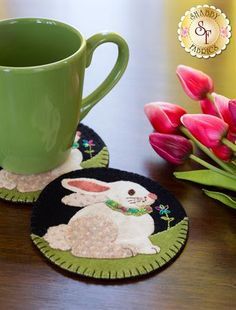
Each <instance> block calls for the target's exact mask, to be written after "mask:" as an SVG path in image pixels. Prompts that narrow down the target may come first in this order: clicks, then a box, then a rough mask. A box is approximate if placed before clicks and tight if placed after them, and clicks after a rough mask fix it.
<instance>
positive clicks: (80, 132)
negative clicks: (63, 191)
mask: <svg viewBox="0 0 236 310" xmlns="http://www.w3.org/2000/svg"><path fill="white" fill-rule="evenodd" d="M108 164H109V153H108V150H107V147H106V145H105V143H104V142H103V140H102V139H101V138H100V137H99V136H98V134H97V133H95V132H94V131H93V130H92V129H91V128H89V127H88V126H85V125H83V124H79V125H78V128H77V132H76V136H75V140H74V144H73V146H72V150H71V154H70V156H69V158H68V159H67V160H66V162H65V163H64V164H63V165H61V166H59V167H57V168H56V169H53V170H51V171H49V172H46V173H39V174H33V175H19V174H15V173H11V172H8V171H6V170H4V169H0V198H1V199H4V200H7V201H12V202H23V203H33V202H34V201H36V200H37V198H38V196H39V194H40V193H41V191H42V189H43V188H44V187H45V186H46V185H48V184H49V183H50V182H51V181H53V180H54V179H56V178H57V177H58V176H60V175H62V174H65V173H67V172H70V171H74V170H78V169H83V168H91V167H107V166H108Z"/></svg>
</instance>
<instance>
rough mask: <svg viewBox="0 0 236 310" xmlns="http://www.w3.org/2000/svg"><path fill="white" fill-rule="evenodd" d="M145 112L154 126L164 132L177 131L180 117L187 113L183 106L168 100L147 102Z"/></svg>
mask: <svg viewBox="0 0 236 310" xmlns="http://www.w3.org/2000/svg"><path fill="white" fill-rule="evenodd" d="M144 112H145V114H146V115H147V117H148V119H149V121H150V122H151V124H152V126H153V128H154V129H155V130H156V131H158V132H162V133H176V132H177V131H178V127H179V125H180V117H181V116H182V115H183V114H185V113H186V111H185V110H184V109H183V108H182V107H180V106H178V105H176V104H172V103H168V102H151V103H147V104H145V106H144Z"/></svg>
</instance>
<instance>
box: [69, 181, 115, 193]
mask: <svg viewBox="0 0 236 310" xmlns="http://www.w3.org/2000/svg"><path fill="white" fill-rule="evenodd" d="M67 184H68V185H70V186H73V187H76V188H79V189H82V190H83V191H86V192H94V193H99V192H105V191H107V190H109V189H110V187H108V186H103V185H100V184H96V183H94V182H91V181H80V180H74V181H69V182H68V183H67Z"/></svg>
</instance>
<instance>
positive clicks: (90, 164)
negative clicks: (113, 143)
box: [81, 147, 109, 168]
mask: <svg viewBox="0 0 236 310" xmlns="http://www.w3.org/2000/svg"><path fill="white" fill-rule="evenodd" d="M108 163H109V152H108V149H107V147H104V148H103V149H102V150H101V151H100V152H99V153H98V154H97V155H95V156H94V157H92V158H90V159H88V160H86V161H83V162H82V163H81V167H82V168H99V167H107V166H108Z"/></svg>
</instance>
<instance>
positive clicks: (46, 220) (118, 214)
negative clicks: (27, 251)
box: [31, 168, 188, 279]
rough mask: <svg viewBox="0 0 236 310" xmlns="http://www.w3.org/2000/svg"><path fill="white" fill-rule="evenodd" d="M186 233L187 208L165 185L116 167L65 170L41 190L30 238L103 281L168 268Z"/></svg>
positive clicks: (60, 262) (64, 264)
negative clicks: (185, 209)
mask: <svg viewBox="0 0 236 310" xmlns="http://www.w3.org/2000/svg"><path fill="white" fill-rule="evenodd" d="M187 235H188V218H187V216H186V213H185V211H184V209H183V207H182V206H181V204H180V203H179V202H178V201H177V200H176V199H175V198H174V197H173V196H172V195H171V194H170V193H169V192H168V191H167V190H166V189H164V188H163V187H161V186H160V185H159V184H158V183H157V182H154V181H152V180H150V179H148V178H145V177H143V176H140V175H137V174H134V173H129V172H125V171H120V170H117V169H112V168H91V169H84V170H79V171H73V172H71V173H67V174H65V175H63V176H60V177H59V178H57V179H56V180H54V181H53V182H52V183H50V184H49V185H48V186H47V187H46V188H45V189H44V190H43V191H42V193H41V194H40V197H39V199H38V200H37V202H36V203H35V205H34V207H33V212H32V220H31V238H32V240H33V242H34V244H35V245H36V246H37V247H38V249H39V250H40V251H41V252H42V253H43V255H44V256H45V257H46V258H47V259H48V260H49V261H51V262H52V263H53V264H55V265H57V266H59V267H60V268H62V269H66V270H68V271H70V272H73V273H77V274H79V275H83V276H87V277H92V278H101V279H120V278H130V277H135V276H140V275H145V274H148V273H150V272H153V271H156V270H158V269H161V268H162V267H163V266H165V265H167V264H169V263H170V262H172V261H173V260H174V259H175V258H176V257H177V256H178V255H179V253H180V252H181V250H182V249H183V247H184V245H185V243H186V240H187Z"/></svg>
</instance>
